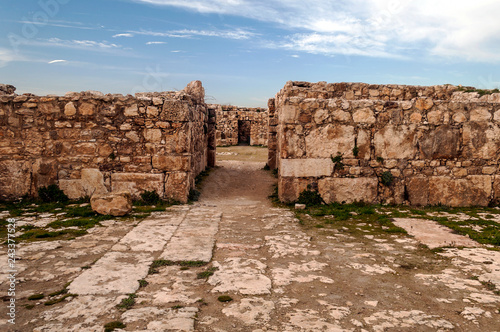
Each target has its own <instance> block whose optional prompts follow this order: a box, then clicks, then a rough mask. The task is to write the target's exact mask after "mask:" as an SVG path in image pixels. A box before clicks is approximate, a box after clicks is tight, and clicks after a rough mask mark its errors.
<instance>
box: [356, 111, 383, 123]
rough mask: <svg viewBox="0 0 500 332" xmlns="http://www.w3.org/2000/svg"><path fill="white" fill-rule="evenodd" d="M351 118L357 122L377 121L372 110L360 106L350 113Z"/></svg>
mask: <svg viewBox="0 0 500 332" xmlns="http://www.w3.org/2000/svg"><path fill="white" fill-rule="evenodd" d="M352 118H353V120H354V122H359V123H375V121H377V120H376V119H375V115H374V114H373V111H372V110H371V109H369V108H362V109H359V110H357V111H356V112H354V114H353V115H352Z"/></svg>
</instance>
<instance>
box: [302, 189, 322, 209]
mask: <svg viewBox="0 0 500 332" xmlns="http://www.w3.org/2000/svg"><path fill="white" fill-rule="evenodd" d="M297 203H299V204H305V205H306V206H308V207H311V206H317V205H321V204H322V203H324V201H323V198H322V197H321V195H320V194H319V193H318V192H317V191H316V190H311V187H310V186H308V187H307V190H304V191H302V192H301V193H300V194H299V198H298V199H297Z"/></svg>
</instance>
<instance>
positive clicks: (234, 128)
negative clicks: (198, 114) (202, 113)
mask: <svg viewBox="0 0 500 332" xmlns="http://www.w3.org/2000/svg"><path fill="white" fill-rule="evenodd" d="M208 108H209V109H210V110H214V111H215V113H216V117H217V140H216V143H217V146H229V145H238V144H240V143H243V144H246V143H247V144H249V145H263V146H267V135H268V117H269V113H268V111H267V109H264V108H243V107H237V106H225V105H216V104H213V105H208ZM245 125H249V126H250V133H249V138H250V141H249V142H246V141H247V140H248V139H245V138H243V139H242V137H241V130H242V128H243V126H245Z"/></svg>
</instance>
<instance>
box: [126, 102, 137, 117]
mask: <svg viewBox="0 0 500 332" xmlns="http://www.w3.org/2000/svg"><path fill="white" fill-rule="evenodd" d="M123 114H124V115H125V116H138V115H139V108H138V107H137V104H135V105H131V106H128V107H126V108H125V110H124V111H123Z"/></svg>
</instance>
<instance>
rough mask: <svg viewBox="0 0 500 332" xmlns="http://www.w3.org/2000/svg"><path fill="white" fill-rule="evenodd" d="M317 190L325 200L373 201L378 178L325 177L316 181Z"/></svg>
mask: <svg viewBox="0 0 500 332" xmlns="http://www.w3.org/2000/svg"><path fill="white" fill-rule="evenodd" d="M318 191H319V193H320V195H321V197H323V199H324V200H325V202H326V203H327V204H328V203H333V202H338V203H342V202H345V203H353V202H356V201H357V202H366V203H374V202H375V201H376V200H377V192H378V179H377V178H376V177H372V178H353V179H351V178H325V179H321V180H319V181H318Z"/></svg>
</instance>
